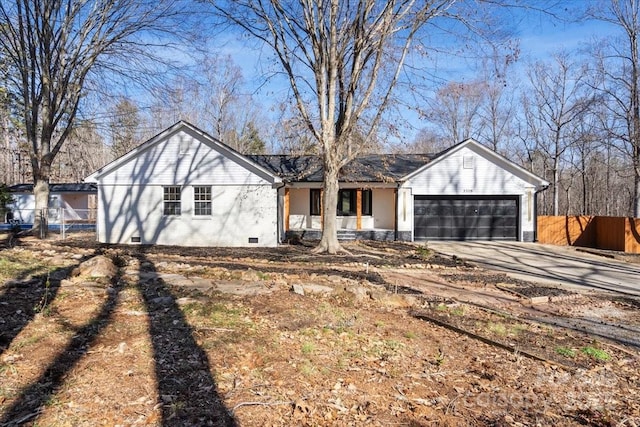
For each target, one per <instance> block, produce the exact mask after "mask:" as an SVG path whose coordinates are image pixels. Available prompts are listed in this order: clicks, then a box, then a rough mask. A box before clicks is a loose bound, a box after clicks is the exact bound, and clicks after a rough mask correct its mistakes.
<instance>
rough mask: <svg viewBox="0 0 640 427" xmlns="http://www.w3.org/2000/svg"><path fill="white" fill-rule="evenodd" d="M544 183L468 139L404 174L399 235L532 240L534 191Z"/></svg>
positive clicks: (420, 238)
mask: <svg viewBox="0 0 640 427" xmlns="http://www.w3.org/2000/svg"><path fill="white" fill-rule="evenodd" d="M548 185H549V183H548V182H547V181H545V180H543V179H541V178H540V177H538V176H536V175H534V174H532V173H531V172H529V171H527V170H525V169H524V168H522V167H521V166H519V165H517V164H515V163H513V162H511V161H509V160H508V159H506V158H504V157H503V156H501V155H500V154H498V153H496V152H495V151H493V150H490V149H489V148H487V147H485V146H484V145H482V144H479V143H478V142H476V141H474V140H472V139H468V140H466V141H463V142H461V143H460V144H458V145H456V146H453V147H451V148H450V149H448V150H446V151H444V152H442V153H440V154H438V155H437V156H435V158H433V160H432V161H430V162H428V163H427V164H426V165H424V166H422V167H421V168H419V169H417V170H415V171H414V172H412V173H410V174H408V175H407V176H405V177H404V179H403V180H402V182H401V184H400V185H399V187H398V199H397V218H398V232H397V233H398V237H399V239H401V240H414V241H423V242H424V241H429V240H510V241H534V240H535V238H536V237H535V229H536V227H535V222H536V195H537V193H538V192H539V191H542V190H544V189H545V188H546V187H547V186H548Z"/></svg>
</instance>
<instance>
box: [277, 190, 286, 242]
mask: <svg viewBox="0 0 640 427" xmlns="http://www.w3.org/2000/svg"><path fill="white" fill-rule="evenodd" d="M286 185H287V183H286V182H284V181H282V182H281V183H280V185H277V186H276V233H277V234H278V239H277V241H278V245H281V244H282V243H283V237H284V236H283V234H282V230H283V228H284V217H283V215H284V194H283V201H282V204H280V190H281V189H283V188H284V187H285V186H286Z"/></svg>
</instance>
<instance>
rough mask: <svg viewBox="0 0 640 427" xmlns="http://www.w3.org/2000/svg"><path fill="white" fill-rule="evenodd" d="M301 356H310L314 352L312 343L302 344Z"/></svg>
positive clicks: (314, 348) (314, 347)
mask: <svg viewBox="0 0 640 427" xmlns="http://www.w3.org/2000/svg"><path fill="white" fill-rule="evenodd" d="M301 350H302V354H311V353H313V352H314V351H315V350H316V346H315V344H314V343H312V342H306V343H304V344H302V348H301Z"/></svg>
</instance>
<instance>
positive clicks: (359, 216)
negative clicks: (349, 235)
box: [356, 188, 362, 230]
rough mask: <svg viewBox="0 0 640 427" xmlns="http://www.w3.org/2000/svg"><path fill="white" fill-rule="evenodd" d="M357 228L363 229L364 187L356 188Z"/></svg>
mask: <svg viewBox="0 0 640 427" xmlns="http://www.w3.org/2000/svg"><path fill="white" fill-rule="evenodd" d="M356 215H357V216H356V230H362V189H361V188H358V189H357V190H356Z"/></svg>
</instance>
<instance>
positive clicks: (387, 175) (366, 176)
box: [247, 154, 435, 182]
mask: <svg viewBox="0 0 640 427" xmlns="http://www.w3.org/2000/svg"><path fill="white" fill-rule="evenodd" d="M247 157H248V158H249V159H251V160H252V161H253V162H255V163H257V164H258V165H260V166H262V167H263V168H265V169H267V170H269V171H271V172H273V173H274V174H276V175H278V176H279V177H280V178H282V179H283V180H285V181H288V182H322V179H323V175H324V173H323V168H322V162H321V160H320V158H319V157H318V156H287V155H251V156H247ZM434 157H435V156H433V155H429V154H367V155H363V156H359V157H357V158H355V159H354V160H352V161H351V162H350V163H348V164H347V165H346V166H345V167H344V168H342V171H341V174H340V181H342V182H395V181H397V180H399V179H400V178H402V177H403V176H406V175H408V174H410V173H411V172H413V171H415V170H417V169H419V168H421V167H422V166H424V165H426V164H427V163H429V161H431V160H432V159H433V158H434Z"/></svg>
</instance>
